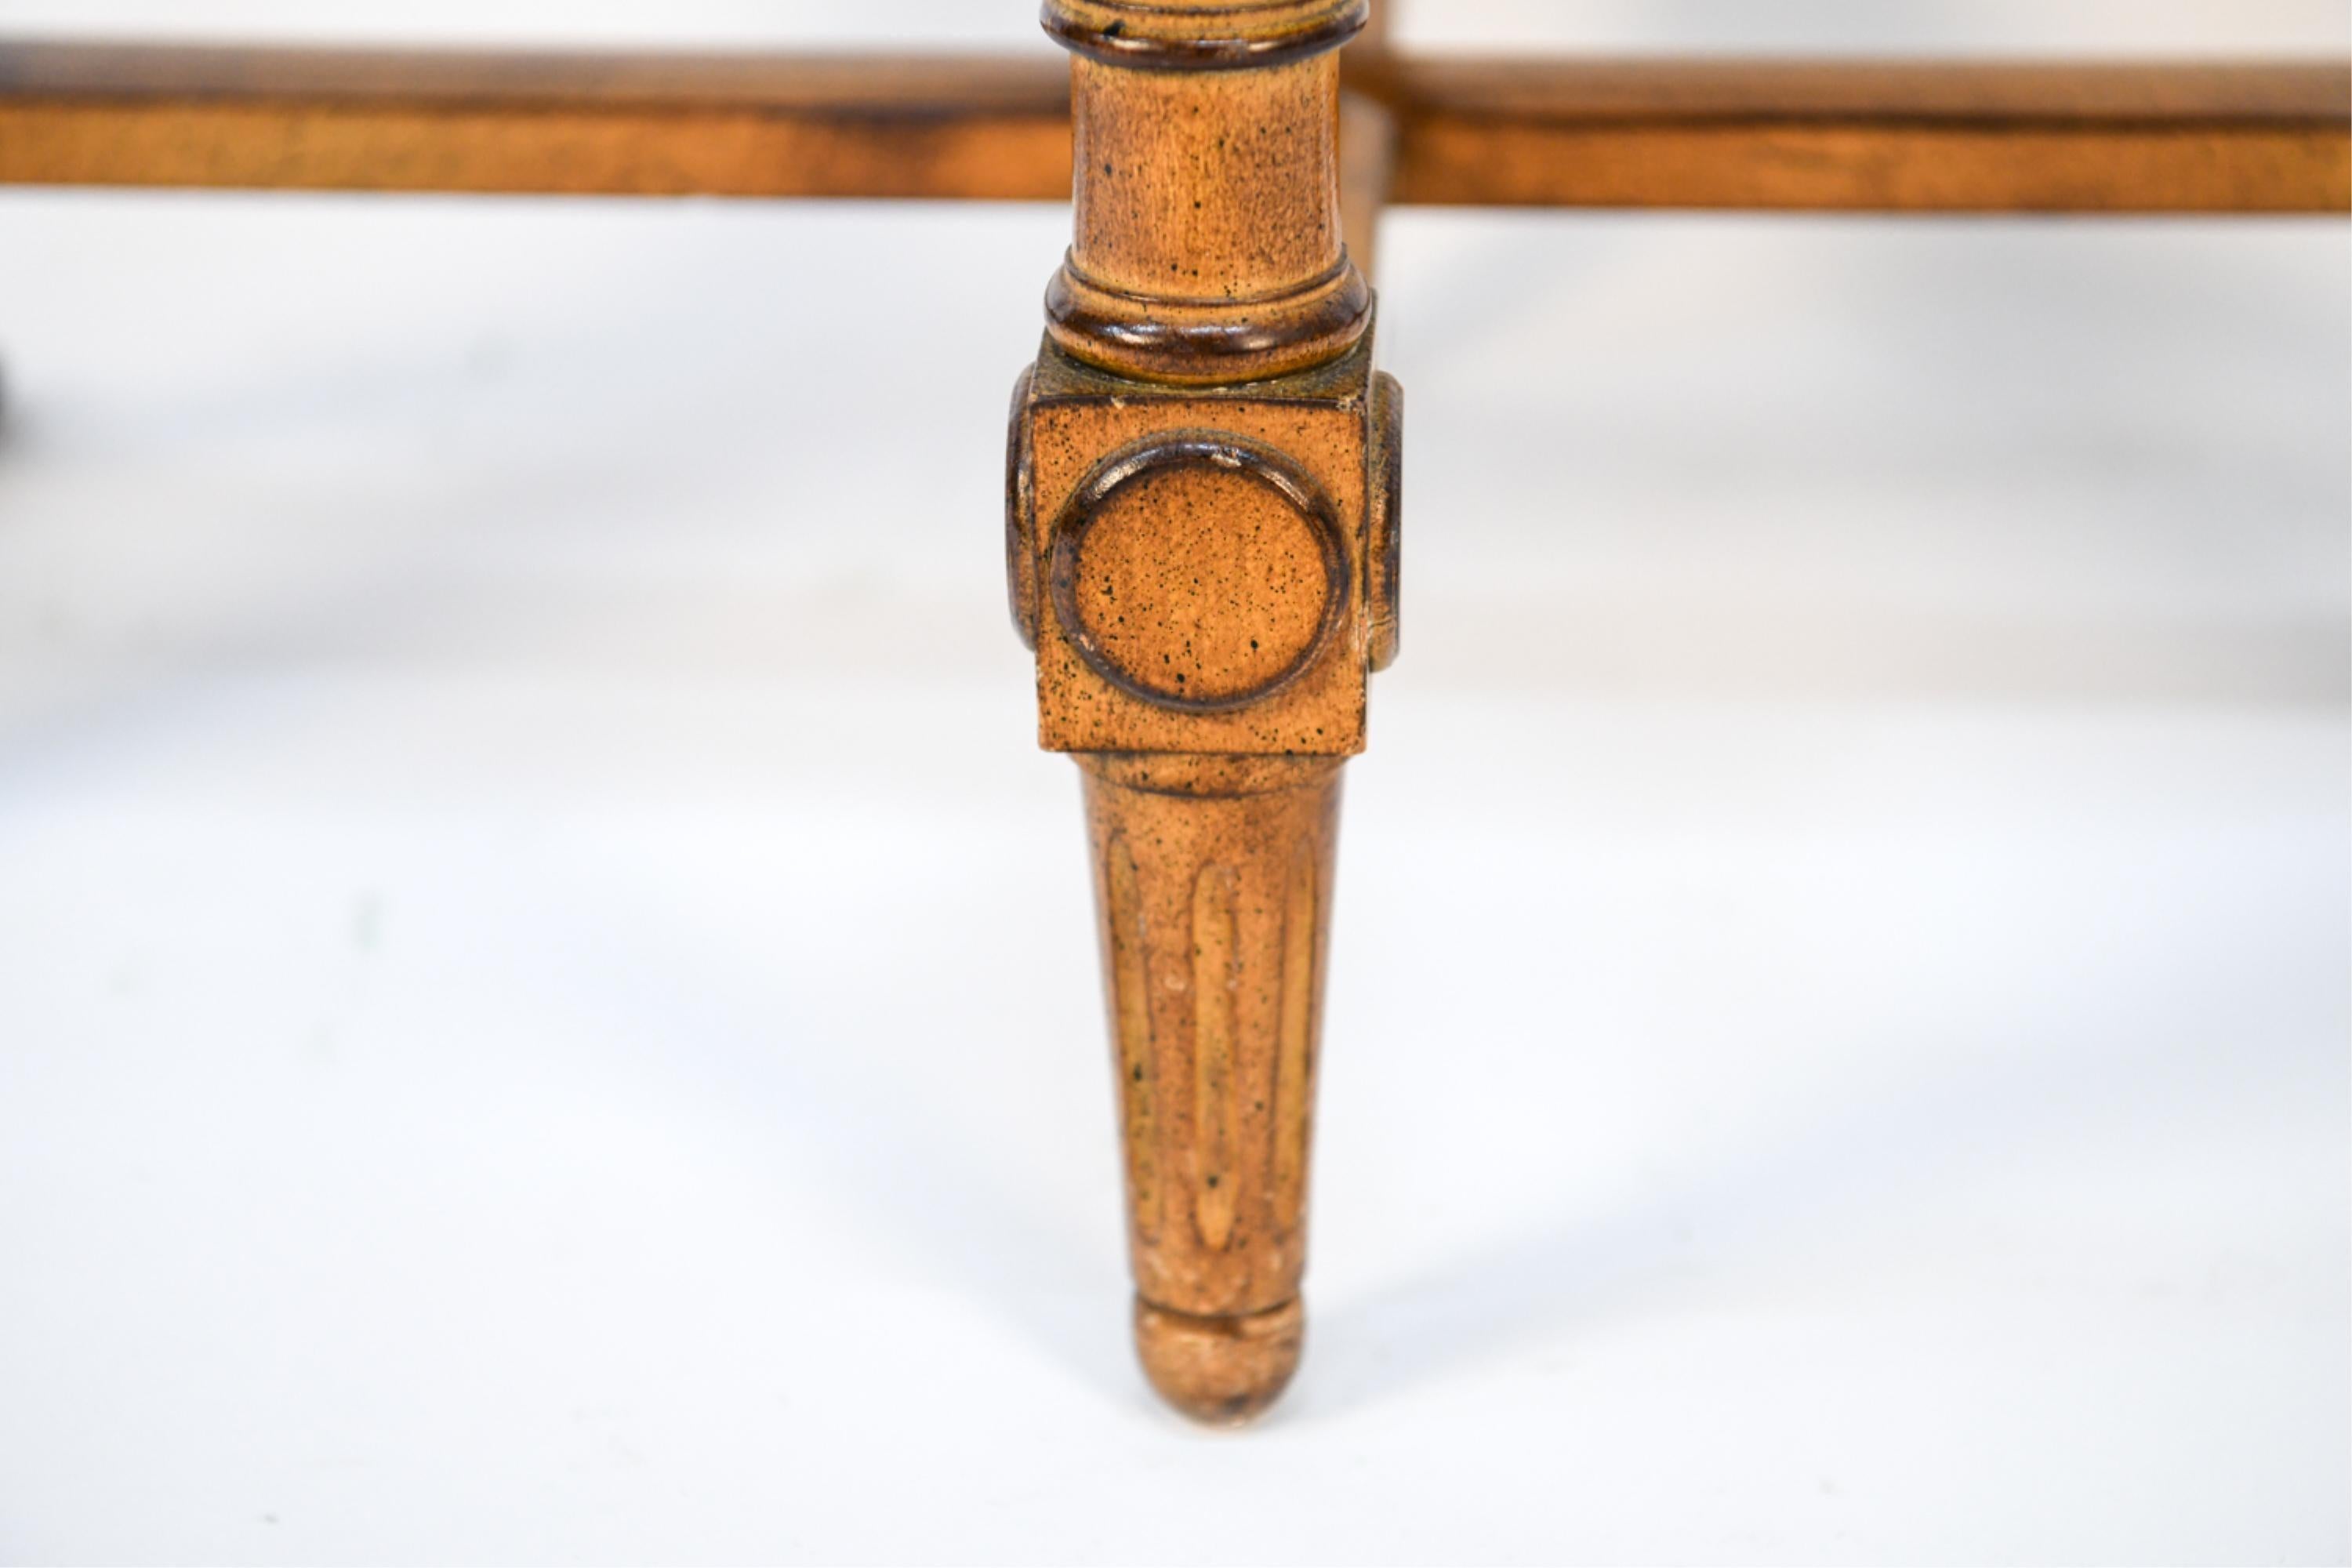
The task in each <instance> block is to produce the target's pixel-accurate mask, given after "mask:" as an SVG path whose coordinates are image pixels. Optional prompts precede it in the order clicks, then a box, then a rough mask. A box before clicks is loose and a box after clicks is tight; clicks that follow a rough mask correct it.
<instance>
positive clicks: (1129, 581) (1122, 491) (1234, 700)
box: [1046, 430, 1351, 713]
mask: <svg viewBox="0 0 2352 1568" xmlns="http://www.w3.org/2000/svg"><path fill="white" fill-rule="evenodd" d="M1188 471H1191V472H1194V473H1205V474H1207V475H1210V476H1223V477H1224V478H1225V479H1229V480H1233V481H1240V482H1242V483H1243V484H1245V485H1246V486H1247V487H1249V488H1250V489H1255V490H1257V491H1259V492H1261V494H1260V500H1261V502H1262V503H1263V504H1261V505H1259V506H1257V507H1255V508H1252V507H1249V506H1247V505H1245V504H1241V503H1240V500H1239V499H1238V498H1236V497H1231V496H1229V497H1223V498H1219V497H1214V496H1209V497H1202V496H1200V495H1198V494H1192V493H1186V492H1184V491H1182V490H1181V489H1170V487H1168V486H1167V485H1165V484H1163V483H1162V482H1161V481H1165V480H1168V479H1171V477H1174V476H1180V475H1183V474H1185V473H1187V472H1188ZM1193 483H1194V484H1195V485H1196V486H1197V485H1198V483H1199V481H1198V480H1197V479H1195V480H1194V481H1193ZM1129 510H1135V511H1136V512H1138V513H1139V516H1140V521H1139V522H1138V520H1137V519H1136V518H1131V517H1128V516H1126V515H1125V514H1126V513H1127V512H1128V511H1129ZM1171 518H1173V519H1179V520H1190V521H1192V522H1194V523H1195V524H1196V525H1197V526H1199V527H1200V528H1201V530H1202V532H1201V533H1200V535H1199V539H1200V543H1199V545H1198V546H1197V547H1196V548H1192V549H1183V550H1177V551H1171V550H1169V549H1167V548H1166V547H1165V545H1166V541H1167V538H1168V535H1169V527H1168V523H1169V521H1170V520H1171ZM1107 522H1108V523H1110V524H1111V525H1112V530H1113V531H1119V532H1123V533H1126V534H1130V535H1133V536H1134V537H1136V538H1137V539H1138V540H1139V541H1141V542H1144V543H1145V544H1147V545H1148V546H1149V548H1144V549H1140V550H1133V551H1129V550H1125V549H1122V548H1121V545H1120V542H1118V541H1117V540H1114V541H1113V542H1112V543H1111V544H1110V546H1109V547H1108V548H1107V549H1106V550H1104V551H1103V552H1102V558H1097V556H1096V555H1095V553H1094V552H1090V551H1089V549H1088V545H1089V542H1090V541H1094V540H1097V539H1098V538H1100V537H1101V532H1100V531H1102V530H1103V529H1104V525H1105V524H1106V523H1107ZM1052 541H1053V547H1052V552H1051V556H1050V559H1049V561H1048V565H1047V573H1046V575H1047V584H1046V590H1047V593H1048V595H1050V597H1051V600H1052V603H1053V606H1054V616H1055V621H1056V622H1057V623H1058V626H1059V629H1060V631H1061V635H1062V637H1063V638H1064V639H1065V640H1066V642H1068V644H1069V645H1070V647H1071V648H1072V649H1073V650H1074V651H1075V652H1076V654H1077V656H1078V658H1080V659H1081V660H1083V661H1084V662H1085V664H1086V665H1087V668H1090V669H1092V670H1093V671H1094V672H1095V673H1096V674H1097V675H1098V676H1100V677H1102V679H1104V680H1106V681H1108V682H1109V683H1110V684H1111V685H1112V686H1114V687H1116V688H1117V689H1119V690H1121V691H1124V692H1126V693H1127V694H1128V695H1129V696H1131V697H1135V698H1139V699H1140V700H1143V701H1146V702H1150V703H1151V704H1153V705H1155V706H1157V707H1160V708H1165V709H1169V710H1174V711H1178V712H1185V713H1229V712H1233V711H1234V710H1238V709H1242V708H1246V707H1248V706H1250V705H1251V704H1252V703H1255V702H1262V701H1264V700H1265V699H1267V698H1269V697H1272V696H1274V695H1275V694H1276V693H1277V692H1279V691H1281V690H1283V689H1285V688H1286V687H1288V686H1290V685H1291V684H1292V683H1293V682H1295V681H1297V679H1298V678H1299V677H1300V676H1302V675H1304V674H1306V673H1307V670H1309V669H1310V668H1314V666H1315V664H1316V662H1317V661H1318V659H1320V658H1322V656H1323V653H1324V650H1325V649H1326V648H1327V647H1329V646H1330V644H1331V641H1332V639H1333V638H1334V637H1337V636H1338V635H1339V631H1340V628H1341V627H1342V626H1343V625H1344V624H1345V622H1346V618H1347V614H1348V606H1349V580H1350V576H1351V573H1350V569H1349V560H1348V551H1347V542H1346V541H1347V536H1346V533H1345V531H1343V530H1342V528H1341V526H1340V522H1339V509H1338V508H1337V506H1336V505H1334V503H1333V502H1332V500H1331V497H1330V495H1329V493H1328V492H1327V491H1326V490H1325V489H1323V487H1322V486H1321V485H1319V484H1318V483H1317V482H1316V480H1315V478H1314V476H1313V475H1311V474H1309V473H1307V470H1306V469H1304V468H1300V467H1299V466H1298V464H1297V463H1296V462H1294V461H1292V460H1291V459H1290V458H1288V457H1286V456H1285V455H1284V454H1283V453H1281V452H1280V451H1277V450H1276V448H1274V447H1269V446H1267V445H1266V444H1265V442H1263V441H1258V440H1255V439H1253V438H1251V437H1247V436H1241V435H1236V434H1234V433H1233V432H1231V431H1224V430H1171V431H1162V432H1160V433H1159V434H1156V435H1151V436H1147V437H1142V438H1141V439H1139V440H1136V441H1132V442H1129V444H1128V445H1126V446H1124V447H1119V448H1118V450H1117V451H1115V452H1113V453H1111V454H1110V455H1109V456H1108V457H1107V458H1104V459H1103V460H1102V461H1101V462H1099V463H1097V464H1096V465H1095V467H1094V468H1093V469H1092V470H1091V471H1090V472H1088V474H1087V477H1086V478H1085V479H1083V480H1081V481H1080V482H1079V485H1078V487H1077V489H1076V490H1075V491H1074V492H1072V494H1071V496H1070V499H1069V500H1068V501H1067V502H1066V503H1065V504H1064V506H1063V508H1062V510H1061V511H1060V513H1059V514H1058V515H1057V516H1056V517H1055V520H1054V526H1053V534H1052ZM1221 557H1222V558H1223V559H1224V560H1227V561H1229V562H1232V563H1235V564H1236V565H1238V567H1239V570H1237V571H1234V572H1232V573H1231V574H1229V575H1228V577H1227V578H1226V579H1225V580H1224V581H1223V582H1216V581H1213V580H1211V579H1212V578H1213V573H1214V571H1215V567H1214V566H1213V564H1212V563H1213V561H1215V560H1216V559H1218V558H1221ZM1082 582H1083V584H1084V586H1085V588H1086V589H1087V590H1088V591H1087V593H1084V594H1082V592H1081V586H1082ZM1310 596H1311V600H1312V602H1310ZM1212 624H1213V625H1215V626H1220V627H1222V628H1223V629H1225V631H1226V632H1227V634H1228V636H1229V638H1230V640H1231V642H1232V643H1233V647H1231V648H1229V649H1219V648H1211V647H1204V646H1203V643H1204V641H1205V640H1206V638H1207V637H1208V636H1209V632H1208V630H1207V628H1208V627H1209V626H1211V625H1212ZM1244 643H1245V644H1246V647H1244V646H1243V645H1244ZM1180 656H1181V657H1180ZM1155 658H1156V660H1157V662H1155ZM1196 678H1197V679H1196Z"/></svg>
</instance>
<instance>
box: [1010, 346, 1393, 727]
mask: <svg viewBox="0 0 2352 1568" xmlns="http://www.w3.org/2000/svg"><path fill="white" fill-rule="evenodd" d="M1372 387H1373V377H1372V373H1371V350H1370V342H1369V340H1367V342H1365V343H1364V344H1362V345H1360V347H1358V348H1357V349H1356V350H1355V351H1354V352H1352V353H1349V354H1348V355H1347V356H1346V357H1344V358H1343V359H1341V360H1339V361H1338V362H1336V363H1333V364H1331V365H1328V366H1325V367H1323V368H1321V369H1319V370H1316V371H1311V372H1307V373H1306V374H1300V375H1296V376H1288V377H1285V378H1282V379H1281V380H1277V381H1267V382H1261V383H1256V384H1250V385H1247V386H1243V387H1237V388H1232V389H1210V390H1202V389H1199V388H1174V387H1159V386H1152V385H1148V384H1140V383H1136V382H1130V381H1125V380H1121V379H1118V378H1116V377H1112V376H1108V375H1105V374H1100V373H1098V372H1096V371H1093V370H1091V369H1089V368H1087V367H1086V366H1084V365H1081V364H1079V363H1076V361H1074V360H1071V359H1069V358H1067V357H1066V356H1065V355H1063V354H1061V353H1058V352H1057V351H1055V350H1053V349H1051V348H1050V347H1049V348H1048V349H1047V350H1046V351H1045V353H1044V354H1043V355H1042V356H1041V358H1040V359H1039V362H1038V364H1037V366H1036V369H1035V371H1034V373H1033V374H1032V375H1031V376H1029V377H1027V378H1024V390H1023V392H1022V394H1021V395H1020V401H1019V403H1018V405H1017V406H1016V408H1015V410H1014V429H1013V489H1012V493H1011V496H1010V498H1009V499H1010V500H1011V505H1012V516H1011V519H1010V528H1009V530H1008V537H1007V546H1008V551H1009V553H1010V557H1011V559H1010V561H1009V563H1008V564H1009V575H1010V578H1011V582H1012V587H1013V600H1014V614H1015V616H1016V618H1017V619H1018V620H1019V621H1020V622H1021V624H1022V626H1023V629H1024V633H1027V634H1028V635H1030V637H1032V640H1033V642H1034V647H1036V650H1037V707H1038V738H1039V741H1040V742H1041V743H1042V744H1043V745H1044V746H1045V747H1046V748H1047V749H1048V750H1052V751H1064V752H1221V753H1229V754H1234V755H1300V756H1309V755H1313V756H1347V755H1352V754H1354V753H1355V752H1360V751H1361V750H1363V747H1364V698H1365V687H1366V682H1367V678H1368V671H1369V665H1370V658H1369V653H1370V637H1371V633H1372V627H1371V618H1372V617H1371V614H1370V605H1369V601H1370V597H1371V592H1372V588H1373V586H1374V584H1373V582H1372V574H1371V572H1370V562H1369V559H1368V557H1369V556H1370V554H1371V553H1372V552H1370V550H1369V549H1368V544H1367V537H1368V533H1369V516H1370V510H1371V503H1370V497H1371V493H1372V490H1373V489H1374V484H1375V476H1374V475H1372V474H1371V473H1370V471H1369V470H1370V468H1371V467H1372V460H1373V456H1374V452H1373V447H1374V442H1373V439H1372V430H1371V426H1372V408H1373V396H1372Z"/></svg>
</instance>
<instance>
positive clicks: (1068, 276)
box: [1045, 254, 1372, 386]
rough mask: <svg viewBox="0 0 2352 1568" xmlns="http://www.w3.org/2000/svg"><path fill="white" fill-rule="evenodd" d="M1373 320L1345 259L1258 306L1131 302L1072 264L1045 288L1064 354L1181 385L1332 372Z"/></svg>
mask: <svg viewBox="0 0 2352 1568" xmlns="http://www.w3.org/2000/svg"><path fill="white" fill-rule="evenodd" d="M1371 321H1372V290H1371V286H1370V284H1368V283H1366V282H1365V281H1364V275H1363V274H1362V273H1361V272H1360V271H1358V270H1357V269H1356V266H1355V263H1354V262H1352V261H1350V260H1349V259H1348V258H1347V257H1346V256H1345V255H1344V254H1342V255H1341V257H1340V258H1339V265H1338V266H1337V267H1334V268H1331V269H1330V270H1329V271H1328V272H1325V273H1324V274H1323V275H1322V276H1321V277H1319V278H1315V279H1310V280H1309V281H1307V283H1304V284H1302V285H1300V286H1299V287H1298V288H1297V289H1286V290H1285V291H1283V292H1281V293H1278V294H1268V295H1265V296H1263V297H1260V298H1257V299H1243V300H1233V299H1224V298H1219V299H1214V300H1181V299H1173V300H1171V299H1165V298H1158V297H1152V296H1147V295H1142V294H1129V293H1125V292H1123V291H1121V290H1119V289H1110V288H1106V287H1105V286H1103V285H1102V284H1100V283H1097V282H1094V281H1093V280H1091V279H1087V278H1086V277H1085V276H1083V275H1082V274H1081V273H1079V271H1078V270H1077V268H1076V265H1075V264H1074V263H1072V262H1068V261H1065V262H1064V263H1063V265H1062V268H1061V270H1060V271H1058V272H1056V273H1055V275H1054V280H1053V282H1052V283H1050V284H1048V285H1047V286H1046V289H1045V331H1046V332H1047V334H1048V335H1049V336H1051V337H1052V339H1053V340H1054V343H1055V347H1057V348H1059V349H1061V350H1062V351H1063V352H1064V353H1067V354H1069V355H1071V356H1072V357H1073V358H1076V359H1079V360H1083V361H1085V362H1086V363H1088V364H1092V365H1095V366H1097V367H1098V368H1100V369H1103V370H1108V371H1110V372H1111V373H1113V374H1118V375H1128V376H1135V377H1138V378H1139V379H1143V380H1147V381H1160V382H1169V383H1173V384H1178V385H1188V386H1211V385H1217V384H1226V383H1232V382H1244V381H1265V380H1268V379H1271V378H1272V377H1275V376H1278V375H1288V374H1291V373H1293V372H1295V371H1301V370H1308V369H1311V368H1313V367H1314V366H1316V365H1318V364H1327V363H1329V362H1331V361H1332V360H1335V359H1338V358H1339V356H1340V355H1341V354H1344V353H1347V352H1348V351H1349V349H1351V348H1353V347H1354V346H1355V345H1356V342H1357V340H1358V339H1360V338H1361V337H1362V336H1363V335H1364V333H1365V331H1367V330H1368V329H1369V328H1370V326H1371Z"/></svg>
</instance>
